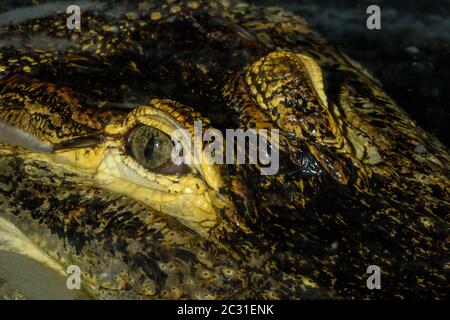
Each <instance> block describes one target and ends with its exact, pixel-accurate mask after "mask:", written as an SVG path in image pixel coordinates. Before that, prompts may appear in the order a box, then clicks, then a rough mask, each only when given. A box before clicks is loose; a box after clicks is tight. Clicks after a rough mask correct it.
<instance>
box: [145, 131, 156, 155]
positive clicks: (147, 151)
mask: <svg viewBox="0 0 450 320" xmlns="http://www.w3.org/2000/svg"><path fill="white" fill-rule="evenodd" d="M154 150H155V137H151V138H150V140H148V142H147V145H146V146H145V150H144V157H145V160H147V161H150V160H151V158H152V155H153V151H154Z"/></svg>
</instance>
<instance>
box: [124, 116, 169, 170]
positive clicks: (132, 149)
mask: <svg viewBox="0 0 450 320" xmlns="http://www.w3.org/2000/svg"><path fill="white" fill-rule="evenodd" d="M173 147H174V144H173V142H172V140H171V139H170V137H169V136H168V135H167V134H165V133H164V132H162V131H160V130H158V129H156V128H153V127H149V126H144V125H143V126H139V127H137V128H135V129H134V130H133V131H132V132H131V133H130V135H129V136H128V141H127V151H128V153H129V154H130V155H131V156H133V158H134V159H135V160H136V161H137V162H139V164H141V165H142V166H144V167H145V168H147V169H150V170H155V169H158V168H160V167H161V166H163V165H165V164H167V163H168V162H169V160H170V158H171V152H172V149H173Z"/></svg>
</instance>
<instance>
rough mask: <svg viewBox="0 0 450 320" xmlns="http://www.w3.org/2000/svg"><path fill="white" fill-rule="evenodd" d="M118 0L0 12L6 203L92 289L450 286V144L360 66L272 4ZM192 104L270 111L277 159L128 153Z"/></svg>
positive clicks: (312, 290)
mask: <svg viewBox="0 0 450 320" xmlns="http://www.w3.org/2000/svg"><path fill="white" fill-rule="evenodd" d="M111 8H113V7H112V6H108V5H106V6H105V7H104V8H103V9H102V10H101V11H88V12H83V13H82V22H83V23H82V29H81V31H76V30H74V31H73V30H68V29H67V28H66V27H65V15H52V16H48V17H44V18H39V19H32V20H29V21H26V22H23V23H20V24H17V25H14V26H10V27H8V28H6V29H5V30H0V31H1V33H2V34H1V35H0V36H1V39H2V40H1V41H0V125H2V126H3V127H0V132H1V134H2V139H0V140H2V141H3V143H2V144H1V145H0V153H1V155H2V157H1V160H0V162H1V163H0V165H1V166H0V210H1V211H0V212H1V213H2V216H3V217H4V218H6V219H8V220H9V221H11V222H13V223H14V224H15V225H16V226H17V227H19V228H20V229H21V230H22V232H23V233H24V234H25V235H26V237H28V239H30V240H32V241H33V243H35V244H36V247H37V248H39V249H40V250H43V251H44V252H45V253H47V254H48V256H49V257H50V259H53V261H55V262H57V263H58V264H60V265H61V266H63V267H65V266H67V265H70V264H76V265H78V266H80V268H81V270H82V276H83V284H84V287H85V289H86V291H88V292H89V294H90V295H92V296H93V297H96V298H120V297H123V298H176V299H177V298H263V299H269V298H281V299H283V298H291V299H311V298H329V297H333V298H346V299H352V298H411V297H414V298H444V297H446V295H447V291H448V289H447V287H448V281H447V276H446V263H447V258H448V253H447V252H448V222H449V221H448V212H449V207H450V205H449V189H448V186H449V179H448V176H449V161H448V159H449V154H448V150H446V149H445V148H444V147H443V146H442V145H441V144H440V142H439V141H437V140H436V139H435V138H434V137H432V136H431V135H429V134H428V133H426V132H424V131H423V130H422V129H420V128H419V127H418V126H417V125H416V124H415V123H414V122H413V121H412V120H411V119H410V118H409V117H408V116H407V114H406V113H405V112H403V111H402V110H401V109H400V108H399V107H398V106H397V105H396V104H395V103H394V102H393V101H392V99H391V98H390V97H389V96H387V95H386V94H385V93H384V92H383V90H382V88H381V86H380V84H378V83H377V81H376V80H374V79H373V78H371V77H370V75H368V74H367V73H366V72H365V71H364V70H363V69H362V67H360V66H359V65H357V64H356V63H355V62H354V61H352V60H351V59H350V58H348V57H346V56H344V55H342V54H340V53H339V52H337V51H336V50H334V49H333V48H331V47H330V46H329V45H328V44H327V43H326V41H325V40H324V39H322V38H321V37H320V36H319V35H317V34H316V33H315V32H314V31H312V30H310V29H309V27H308V26H307V24H306V22H305V21H304V20H303V18H301V17H299V16H295V15H293V14H291V13H289V12H286V11H283V10H281V9H275V8H267V9H264V8H258V7H253V6H249V5H246V4H242V3H240V4H229V3H227V2H223V3H222V2H215V1H208V2H202V1H191V2H180V3H178V2H174V1H155V2H143V3H141V4H139V6H138V5H134V4H132V3H131V4H129V5H127V6H124V7H121V5H116V6H115V7H114V10H116V12H119V13H120V14H119V15H116V16H115V17H112V16H107V14H108V10H111ZM124 8H126V10H125V9H124ZM124 10H125V11H124ZM22 38H24V39H25V40H22V42H24V43H28V44H29V45H27V46H22V44H23V43H22V44H21V42H20V41H18V39H22ZM37 39H39V41H36V40H37ZM50 40H51V42H50ZM11 44H14V46H15V47H14V46H10V45H11ZM195 120H201V121H202V122H203V125H204V129H206V128H208V127H210V126H212V127H215V128H218V129H221V130H224V129H225V128H238V127H240V128H244V129H246V128H267V129H272V128H274V129H279V130H280V171H279V173H278V174H276V175H273V176H264V175H261V172H260V169H261V168H260V167H259V166H258V165H228V166H224V165H214V164H206V163H203V164H201V165H188V166H187V167H184V168H175V169H173V170H175V171H170V172H168V171H158V170H149V169H147V168H145V167H144V166H142V165H141V164H139V163H138V162H137V161H136V159H134V158H133V156H132V155H130V154H129V151H128V149H127V141H128V139H129V135H130V132H132V131H133V129H134V128H136V127H137V126H139V125H146V126H150V127H153V128H157V129H159V130H160V131H161V132H164V133H165V134H167V135H168V136H171V135H172V134H173V132H174V130H175V129H177V128H185V129H187V130H188V132H189V133H190V134H191V135H192V134H193V130H194V129H193V123H194V121H195ZM332 244H333V245H332ZM373 264H375V265H378V266H380V267H381V270H382V290H379V291H377V290H374V291H371V290H368V289H367V287H366V278H367V276H368V275H367V274H366V273H365V272H366V268H367V267H368V266H369V265H373Z"/></svg>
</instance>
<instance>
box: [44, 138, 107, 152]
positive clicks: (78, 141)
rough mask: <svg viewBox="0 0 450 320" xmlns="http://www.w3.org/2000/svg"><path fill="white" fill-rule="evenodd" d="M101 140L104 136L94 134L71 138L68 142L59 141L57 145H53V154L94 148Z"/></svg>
mask: <svg viewBox="0 0 450 320" xmlns="http://www.w3.org/2000/svg"><path fill="white" fill-rule="evenodd" d="M103 140H104V136H103V135H102V134H94V135H89V136H83V137H77V138H71V139H68V140H64V141H61V142H60V143H58V144H55V145H54V147H53V152H56V151H62V150H69V149H77V148H90V147H95V146H96V145H98V144H100V143H101V142H102V141H103Z"/></svg>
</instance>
